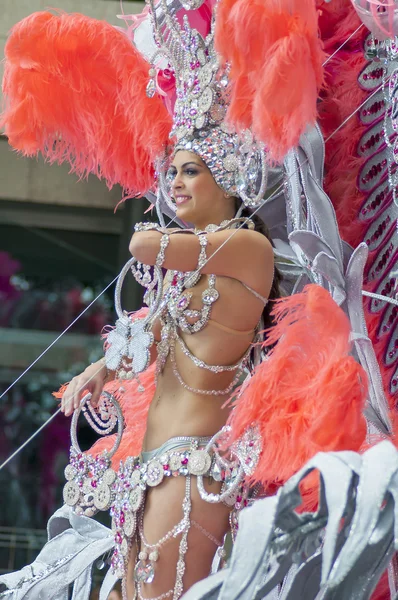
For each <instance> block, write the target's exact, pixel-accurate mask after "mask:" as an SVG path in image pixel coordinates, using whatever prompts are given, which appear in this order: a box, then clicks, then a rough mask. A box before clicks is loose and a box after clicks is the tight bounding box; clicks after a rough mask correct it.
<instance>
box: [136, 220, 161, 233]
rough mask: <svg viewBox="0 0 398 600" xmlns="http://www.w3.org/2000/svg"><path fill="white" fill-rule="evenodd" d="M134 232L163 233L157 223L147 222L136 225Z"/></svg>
mask: <svg viewBox="0 0 398 600" xmlns="http://www.w3.org/2000/svg"><path fill="white" fill-rule="evenodd" d="M134 231H159V233H164V228H163V227H160V226H159V224H158V223H152V222H151V221H148V222H145V223H136V224H135V225H134Z"/></svg>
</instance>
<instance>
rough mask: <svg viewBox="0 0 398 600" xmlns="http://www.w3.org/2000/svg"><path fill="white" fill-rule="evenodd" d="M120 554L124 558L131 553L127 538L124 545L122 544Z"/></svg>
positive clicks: (123, 541)
mask: <svg viewBox="0 0 398 600" xmlns="http://www.w3.org/2000/svg"><path fill="white" fill-rule="evenodd" d="M120 553H121V554H122V556H124V557H126V556H127V554H128V553H129V545H128V542H127V540H126V538H123V540H122V543H121V544H120Z"/></svg>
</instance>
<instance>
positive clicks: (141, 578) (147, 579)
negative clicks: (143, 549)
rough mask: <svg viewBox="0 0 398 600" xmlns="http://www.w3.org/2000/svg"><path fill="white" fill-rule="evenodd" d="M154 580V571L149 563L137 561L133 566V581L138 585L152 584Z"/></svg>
mask: <svg viewBox="0 0 398 600" xmlns="http://www.w3.org/2000/svg"><path fill="white" fill-rule="evenodd" d="M154 578H155V569H154V566H153V564H152V563H151V562H148V563H146V564H145V562H144V561H143V560H139V561H138V563H137V564H136V565H135V569H134V579H135V580H136V581H138V582H139V583H152V581H153V580H154Z"/></svg>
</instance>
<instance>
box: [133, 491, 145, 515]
mask: <svg viewBox="0 0 398 600" xmlns="http://www.w3.org/2000/svg"><path fill="white" fill-rule="evenodd" d="M143 499H144V492H143V491H142V489H141V488H140V487H136V488H134V489H133V490H131V492H130V495H129V502H130V506H131V510H133V511H134V512H135V511H137V510H138V509H139V508H140V506H141V504H142V501H143Z"/></svg>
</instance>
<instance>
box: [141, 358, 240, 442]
mask: <svg viewBox="0 0 398 600" xmlns="http://www.w3.org/2000/svg"><path fill="white" fill-rule="evenodd" d="M195 368H196V369H197V367H195ZM233 376H234V373H220V374H218V375H217V378H219V380H220V382H219V384H218V386H217V389H218V388H220V389H223V388H225V387H226V386H227V385H228V383H229V382H230V381H231V380H232V379H233ZM213 377H214V375H213ZM220 383H221V385H220ZM228 397H229V394H228V395H224V396H213V395H203V394H195V393H193V392H190V391H189V390H186V389H185V388H184V387H183V386H182V385H181V384H180V383H179V382H178V380H177V379H176V377H175V375H174V373H173V370H172V366H171V364H170V360H168V361H167V363H166V366H165V368H164V370H163V373H162V374H161V375H160V377H159V380H158V385H157V388H156V392H155V395H154V398H153V400H152V403H151V406H150V408H149V412H148V419H147V430H146V434H145V439H144V444H143V450H144V451H149V450H153V449H155V448H158V447H159V446H161V445H162V444H163V443H164V442H165V441H167V440H169V439H170V438H172V437H176V436H200V437H201V436H211V435H214V434H215V433H217V431H219V430H220V429H221V428H222V427H223V426H224V425H225V423H226V421H227V419H228V415H229V412H230V408H229V407H224V408H223V405H224V404H225V402H226V400H227V399H228Z"/></svg>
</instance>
